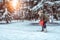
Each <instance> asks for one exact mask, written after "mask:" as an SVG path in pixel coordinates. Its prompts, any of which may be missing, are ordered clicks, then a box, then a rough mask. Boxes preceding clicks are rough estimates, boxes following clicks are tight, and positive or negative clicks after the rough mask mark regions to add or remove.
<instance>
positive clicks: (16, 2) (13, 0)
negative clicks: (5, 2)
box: [12, 0, 18, 9]
mask: <svg viewBox="0 0 60 40" xmlns="http://www.w3.org/2000/svg"><path fill="white" fill-rule="evenodd" d="M17 4H18V0H12V6H13V7H14V9H16V6H17Z"/></svg>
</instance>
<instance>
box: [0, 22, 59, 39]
mask: <svg viewBox="0 0 60 40" xmlns="http://www.w3.org/2000/svg"><path fill="white" fill-rule="evenodd" d="M38 22H39V21H37V22H35V21H24V22H20V21H18V22H17V21H16V22H12V23H10V24H2V23H0V40H60V21H54V22H56V23H54V24H49V23H47V30H48V32H47V33H44V32H40V31H41V26H39V24H38Z"/></svg>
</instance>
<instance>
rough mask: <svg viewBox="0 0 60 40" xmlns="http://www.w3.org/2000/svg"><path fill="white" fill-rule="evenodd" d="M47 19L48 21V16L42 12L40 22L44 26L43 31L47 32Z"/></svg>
mask: <svg viewBox="0 0 60 40" xmlns="http://www.w3.org/2000/svg"><path fill="white" fill-rule="evenodd" d="M47 21H48V17H47V16H46V15H45V14H42V15H41V19H40V22H39V24H40V26H42V30H41V31H44V32H47V29H46V23H47Z"/></svg>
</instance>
